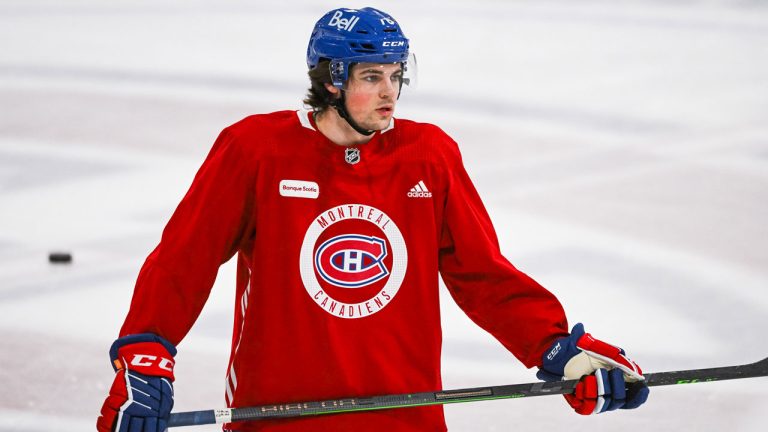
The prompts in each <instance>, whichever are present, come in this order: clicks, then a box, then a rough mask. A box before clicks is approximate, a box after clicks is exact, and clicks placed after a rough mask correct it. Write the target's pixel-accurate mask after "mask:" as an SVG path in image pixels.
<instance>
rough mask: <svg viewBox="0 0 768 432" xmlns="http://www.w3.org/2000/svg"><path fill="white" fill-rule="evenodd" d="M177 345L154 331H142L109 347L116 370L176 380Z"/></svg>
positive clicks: (120, 339) (124, 337) (125, 337)
mask: <svg viewBox="0 0 768 432" xmlns="http://www.w3.org/2000/svg"><path fill="white" fill-rule="evenodd" d="M175 355H176V347H175V346H173V344H172V343H170V342H168V341H167V340H165V339H164V338H162V337H160V336H158V335H156V334H153V333H140V334H133V335H128V336H123V337H121V338H119V339H117V340H116V341H115V342H114V343H113V344H112V347H111V348H110V349H109V357H110V358H111V360H112V367H113V368H114V369H115V371H119V370H121V369H125V370H132V371H134V372H138V373H141V374H144V375H149V376H160V377H166V378H169V379H170V380H171V381H173V380H174V376H173V367H174V361H173V357H174V356H175Z"/></svg>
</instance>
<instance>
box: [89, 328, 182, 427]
mask: <svg viewBox="0 0 768 432" xmlns="http://www.w3.org/2000/svg"><path fill="white" fill-rule="evenodd" d="M109 355H110V357H111V358H112V365H113V367H114V368H115V371H116V372H117V374H116V375H115V381H114V382H113V384H112V388H111V389H110V390H109V396H108V397H107V399H106V400H105V401H104V405H103V406H102V407H101V416H100V417H99V419H98V420H97V421H96V429H98V430H99V431H100V432H112V431H114V432H163V431H165V429H166V425H167V423H168V417H169V416H170V413H171V409H172V408H173V384H172V383H173V380H174V377H173V365H174V362H173V356H174V355H176V347H174V346H173V344H171V343H170V342H168V341H167V340H165V339H163V338H161V337H160V336H157V335H155V334H152V333H142V334H135V335H129V336H124V337H121V338H120V339H118V340H116V341H115V343H113V344H112V348H111V349H110V350H109Z"/></svg>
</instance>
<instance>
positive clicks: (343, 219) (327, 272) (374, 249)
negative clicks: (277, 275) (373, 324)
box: [299, 204, 408, 319]
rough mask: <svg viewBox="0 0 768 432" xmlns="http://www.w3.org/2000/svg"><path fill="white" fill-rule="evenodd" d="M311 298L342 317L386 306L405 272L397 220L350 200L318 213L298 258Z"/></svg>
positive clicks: (363, 314)
mask: <svg viewBox="0 0 768 432" xmlns="http://www.w3.org/2000/svg"><path fill="white" fill-rule="evenodd" d="M299 261H300V262H299V265H300V272H301V279H302V282H303V283H304V287H305V288H306V290H307V294H309V296H310V298H311V299H312V300H313V301H314V302H315V303H316V304H317V305H318V306H320V307H321V308H322V309H323V310H324V311H325V312H327V313H329V314H331V315H333V316H336V317H339V318H348V319H350V318H351V319H354V318H365V317H368V316H371V315H373V314H375V313H377V312H379V311H381V310H382V309H384V307H386V306H387V305H388V304H389V303H390V302H391V301H392V300H393V299H394V297H395V295H397V292H398V290H399V289H400V285H401V284H402V282H403V279H404V277H405V271H406V268H407V264H408V254H407V249H406V246H405V241H404V240H403V236H402V234H401V233H400V230H399V229H398V228H397V225H396V224H395V223H394V221H392V219H390V218H389V216H388V215H387V214H385V213H384V212H382V211H381V210H379V209H377V208H375V207H371V206H367V205H362V204H347V205H341V206H338V207H334V208H332V209H329V210H327V211H325V212H323V213H321V214H319V215H318V216H317V217H316V218H315V219H314V220H313V221H312V224H311V225H310V226H309V228H308V229H307V233H306V235H305V237H304V242H303V244H302V248H301V255H300V259H299Z"/></svg>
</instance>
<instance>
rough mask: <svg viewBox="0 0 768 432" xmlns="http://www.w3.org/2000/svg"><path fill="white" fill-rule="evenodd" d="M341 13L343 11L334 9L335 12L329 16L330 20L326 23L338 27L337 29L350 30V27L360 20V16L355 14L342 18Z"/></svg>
mask: <svg viewBox="0 0 768 432" xmlns="http://www.w3.org/2000/svg"><path fill="white" fill-rule="evenodd" d="M343 15H344V13H343V12H342V11H336V13H334V14H333V16H332V17H331V20H330V21H328V25H329V26H335V27H336V28H337V29H339V31H341V30H346V31H352V29H353V28H354V27H355V24H357V22H358V21H360V18H359V17H357V16H352V17H351V18H342V16H343Z"/></svg>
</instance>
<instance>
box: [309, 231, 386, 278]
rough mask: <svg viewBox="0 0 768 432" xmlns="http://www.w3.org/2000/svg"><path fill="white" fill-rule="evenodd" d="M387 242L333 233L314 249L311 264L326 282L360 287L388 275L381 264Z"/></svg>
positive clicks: (382, 263) (355, 235)
mask: <svg viewBox="0 0 768 432" xmlns="http://www.w3.org/2000/svg"><path fill="white" fill-rule="evenodd" d="M386 256H387V243H386V242H385V241H384V240H383V239H380V238H378V237H374V236H363V235H357V234H344V235H340V236H336V237H334V238H332V239H330V240H328V241H326V242H325V243H323V244H322V245H320V247H319V248H318V249H317V252H316V253H315V266H316V268H317V272H318V273H319V274H320V277H321V278H323V280H325V281H326V282H328V283H330V284H333V285H336V286H338V287H342V288H362V287H365V286H368V285H370V284H372V283H374V282H376V281H378V280H381V279H383V278H385V277H387V276H388V275H389V270H388V269H387V267H386V266H385V265H384V258H386Z"/></svg>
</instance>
